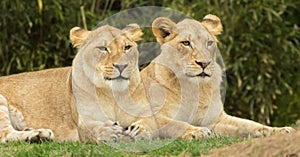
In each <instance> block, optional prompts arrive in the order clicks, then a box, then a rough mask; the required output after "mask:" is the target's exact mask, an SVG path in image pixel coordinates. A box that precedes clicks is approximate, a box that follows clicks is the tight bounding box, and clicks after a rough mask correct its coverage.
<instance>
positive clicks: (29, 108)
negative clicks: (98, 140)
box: [0, 67, 78, 141]
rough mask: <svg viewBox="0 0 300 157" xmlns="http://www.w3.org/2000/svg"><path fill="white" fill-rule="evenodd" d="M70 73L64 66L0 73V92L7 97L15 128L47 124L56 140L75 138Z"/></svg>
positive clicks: (76, 137)
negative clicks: (11, 73) (1, 74)
mask: <svg viewBox="0 0 300 157" xmlns="http://www.w3.org/2000/svg"><path fill="white" fill-rule="evenodd" d="M70 73H71V68H70V67H66V68H56V69H49V70H42V71H37V72H27V73H21V74H15V75H10V76H4V77H0V84H1V86H0V93H1V94H2V95H3V96H4V97H5V98H6V99H7V101H8V104H9V111H10V118H11V121H12V124H13V126H14V128H15V129H17V130H24V129H26V128H48V129H51V130H52V131H53V132H54V134H55V140H57V141H62V140H67V139H68V140H70V139H72V140H78V135H77V131H76V128H75V123H74V121H73V120H72V113H71V107H70V103H71V100H72V99H71V95H70V87H69V86H70V84H69V83H68V82H69V81H68V79H69V76H70ZM19 113H21V115H23V117H24V120H23V119H22V117H20V116H18V115H19ZM14 115H15V116H14ZM20 121H23V122H20ZM21 124H23V126H22V125H21Z"/></svg>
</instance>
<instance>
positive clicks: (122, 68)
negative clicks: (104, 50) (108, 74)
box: [113, 64, 128, 72]
mask: <svg viewBox="0 0 300 157" xmlns="http://www.w3.org/2000/svg"><path fill="white" fill-rule="evenodd" d="M113 66H114V67H115V68H117V69H118V70H119V71H120V72H122V71H123V70H124V69H125V68H126V67H127V66H128V64H122V65H120V64H113Z"/></svg>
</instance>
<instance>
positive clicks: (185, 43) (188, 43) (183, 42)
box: [181, 41, 191, 46]
mask: <svg viewBox="0 0 300 157" xmlns="http://www.w3.org/2000/svg"><path fill="white" fill-rule="evenodd" d="M181 44H183V45H184V46H190V45H191V43H190V42H189V41H182V42H181Z"/></svg>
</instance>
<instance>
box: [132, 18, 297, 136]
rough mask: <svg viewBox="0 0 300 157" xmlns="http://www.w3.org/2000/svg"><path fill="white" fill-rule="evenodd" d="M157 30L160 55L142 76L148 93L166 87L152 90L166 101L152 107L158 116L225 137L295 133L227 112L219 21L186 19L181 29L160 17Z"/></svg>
mask: <svg viewBox="0 0 300 157" xmlns="http://www.w3.org/2000/svg"><path fill="white" fill-rule="evenodd" d="M152 25H153V28H152V30H153V34H154V35H155V37H156V39H157V41H158V42H159V43H160V44H161V54H160V55H159V56H158V57H157V58H155V59H154V60H153V61H152V62H151V64H150V65H149V66H147V67H146V68H145V69H144V70H142V72H141V74H142V79H143V80H144V82H145V85H146V89H150V88H151V86H153V85H158V86H160V87H161V88H160V89H159V88H157V89H156V90H155V91H152V93H159V94H156V95H155V98H156V99H162V100H163V101H162V102H160V103H162V105H161V106H160V107H157V106H155V105H154V104H152V108H153V112H154V113H156V116H165V117H168V118H170V119H176V120H179V121H182V122H186V123H189V124H191V125H193V126H198V127H206V128H209V129H212V131H213V132H214V133H216V134H219V135H223V136H240V137H241V136H252V137H259V136H265V135H272V134H276V133H286V132H290V131H292V130H293V129H292V128H290V127H281V128H277V127H269V126H265V125H262V124H259V123H256V122H253V121H250V120H246V119H241V118H237V117H232V116H229V115H227V114H226V113H225V112H224V110H223V103H222V101H221V95H220V91H221V89H220V85H221V81H222V69H221V67H220V65H218V64H217V63H216V54H217V52H218V48H217V39H216V37H215V35H218V34H220V33H221V32H222V30H223V27H222V24H221V21H220V19H219V18H218V17H217V16H215V15H207V16H205V17H204V19H203V21H202V22H198V21H196V20H192V19H185V20H183V21H181V22H179V23H177V24H176V23H174V22H173V21H171V20H170V19H167V18H162V17H161V18H157V19H156V20H155V21H154V22H153V24H152ZM201 65H202V66H204V67H205V68H202V67H201ZM202 72H204V73H202ZM201 73H202V74H201ZM147 91H150V90H147ZM148 94H149V95H151V92H149V93H148ZM146 123H149V122H143V121H139V122H138V124H139V125H140V127H142V126H144V128H146V129H144V130H147V127H148V129H149V126H147V124H146ZM150 130H151V129H150Z"/></svg>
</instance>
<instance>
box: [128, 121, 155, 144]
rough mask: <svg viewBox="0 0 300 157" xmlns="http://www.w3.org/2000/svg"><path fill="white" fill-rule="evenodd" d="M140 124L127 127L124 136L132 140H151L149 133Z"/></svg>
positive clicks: (136, 123)
mask: <svg viewBox="0 0 300 157" xmlns="http://www.w3.org/2000/svg"><path fill="white" fill-rule="evenodd" d="M140 123H141V122H139V121H138V122H135V123H133V124H131V125H130V126H129V127H127V128H126V129H125V131H124V134H125V135H128V136H130V137H131V138H133V139H134V140H149V139H151V135H150V132H149V131H147V130H146V128H145V127H144V126H143V125H142V124H140Z"/></svg>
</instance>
